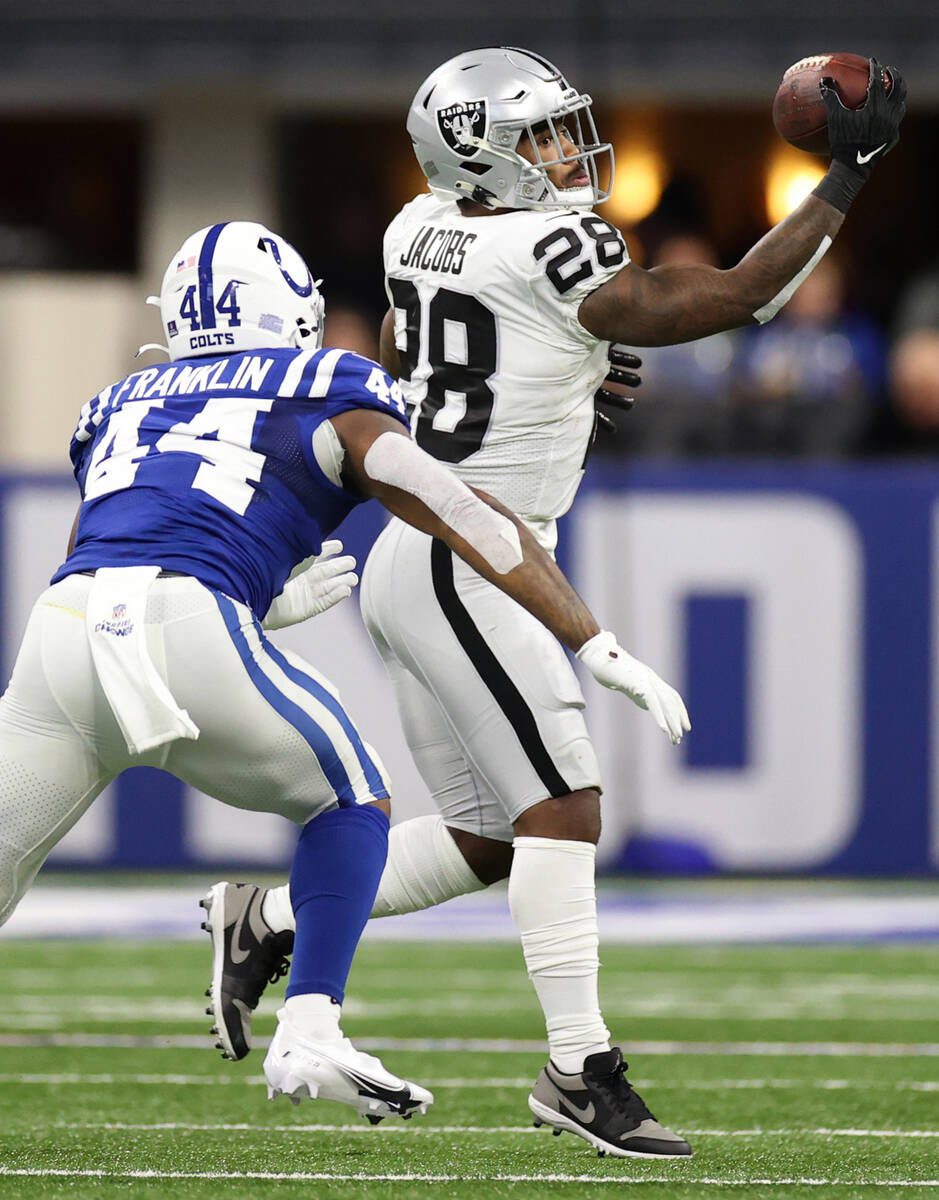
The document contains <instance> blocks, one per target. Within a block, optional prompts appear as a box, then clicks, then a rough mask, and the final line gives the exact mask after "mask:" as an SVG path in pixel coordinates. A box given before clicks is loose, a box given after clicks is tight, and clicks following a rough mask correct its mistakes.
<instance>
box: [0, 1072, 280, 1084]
mask: <svg viewBox="0 0 939 1200" xmlns="http://www.w3.org/2000/svg"><path fill="white" fill-rule="evenodd" d="M265 1082H266V1080H265V1078H264V1076H263V1075H79V1074H77V1073H75V1072H70V1071H65V1072H62V1073H60V1074H53V1073H44V1074H38V1073H32V1072H31V1073H28V1074H24V1075H12V1074H11V1075H0V1084H2V1083H55V1084H59V1083H80V1084H86V1083H87V1084H99V1083H100V1084H104V1085H106V1086H110V1085H111V1084H115V1083H133V1084H145V1085H148V1084H154V1085H164V1084H172V1085H173V1087H191V1086H198V1085H200V1084H201V1085H203V1086H206V1087H209V1086H212V1085H214V1084H216V1083H217V1084H219V1085H220V1086H222V1087H224V1086H226V1085H227V1084H229V1083H237V1084H242V1085H243V1084H246V1083H248V1084H253V1083H265Z"/></svg>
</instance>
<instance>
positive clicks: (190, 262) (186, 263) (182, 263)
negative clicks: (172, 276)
mask: <svg viewBox="0 0 939 1200" xmlns="http://www.w3.org/2000/svg"><path fill="white" fill-rule="evenodd" d="M195 265H196V256H195V255H193V256H192V257H191V258H181V259H180V260H179V262H178V263H177V264H176V270H177V271H185V270H186V268H187V267H194V266H195Z"/></svg>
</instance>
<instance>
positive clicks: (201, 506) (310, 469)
mask: <svg viewBox="0 0 939 1200" xmlns="http://www.w3.org/2000/svg"><path fill="white" fill-rule="evenodd" d="M357 408H368V409H374V410H375V411H377V412H382V413H386V414H389V415H391V416H394V417H396V418H397V419H398V420H399V421H400V422H401V424H402V426H403V427H404V428H405V429H407V427H408V425H407V418H406V416H405V409H404V400H403V398H402V395H401V391H400V389H399V388H398V385H397V384H396V383H394V382H393V381H392V380H391V379H390V378H389V376H388V375H386V374H385V372H384V371H383V370H382V369H381V367H379V366H378V365H377V364H376V363H373V362H371V361H370V360H369V359H366V358H361V357H360V356H359V355H357V354H353V353H351V352H350V351H345V350H336V349H327V350H287V349H285V350H255V351H247V352H243V353H239V354H227V355H223V356H221V357H218V358H198V359H183V360H177V361H175V362H169V363H164V364H161V365H160V366H154V367H146V368H144V369H142V370H140V371H135V372H134V373H133V374H132V375H128V376H127V378H126V379H123V380H121V381H120V382H119V383H115V384H113V385H112V386H111V387H107V388H105V389H104V390H103V391H101V392H99V393H98V395H97V396H96V397H95V398H94V399H93V400H92V401H91V402H90V403H88V404H86V405H85V407H84V408H83V409H82V412H81V416H80V418H79V422H78V428H77V429H76V431H75V435H74V437H73V438H72V445H71V457H72V464H73V467H74V470H75V477H76V479H77V480H78V484H79V487H80V488H81V493H82V506H81V511H80V514H79V521H78V529H77V533H76V539H75V548H74V550H73V552H72V553H71V554H70V555H69V557H68V559H67V561H66V562H65V563H64V564H63V565H62V566H61V567H59V569H58V571H57V572H56V574H55V575H54V576H53V583H54V582H56V581H57V580H59V579H62V578H63V577H64V576H66V575H70V574H73V573H74V572H75V571H84V570H93V569H95V568H97V567H118V566H139V565H143V564H154V565H159V566H161V567H163V568H164V569H166V570H172V571H182V572H183V573H185V574H187V575H193V576H195V578H196V579H199V580H200V581H201V582H202V583H204V584H206V585H207V586H208V587H211V588H215V589H217V590H218V591H221V592H224V593H225V595H227V596H232V597H234V598H235V599H236V600H241V601H242V602H243V603H245V604H247V605H249V606H250V607H251V608H252V609H253V610H254V611H255V612H256V613H258V614H259V615H262V616H263V614H264V613H266V612H267V610H268V608H269V607H270V603H271V600H272V599H273V598H274V596H276V595H277V594H278V593H279V592H280V590H281V589H282V587H283V585H284V582H285V581H286V579H287V576H288V575H289V574H290V572H291V571H292V570H293V568H294V567H295V566H296V565H297V563H299V562H301V561H302V560H303V559H305V558H308V557H309V556H310V555H311V554H318V553H319V551H320V548H321V546H322V542H323V539H324V538H326V537H328V536H329V534H330V533H331V532H332V530H333V529H335V527H336V526H337V525H338V524H339V523H340V521H342V519H343V518H344V517H345V516H346V514H347V513H348V512H349V511H350V510H351V509H352V508H354V507H355V505H356V504H358V503H360V502H361V499H362V498H361V497H360V496H358V495H356V494H354V493H352V492H348V491H346V490H344V489H343V488H340V487H337V486H336V485H335V484H334V483H332V482H331V481H330V480H329V479H328V478H327V477H326V476H325V475H324V474H323V472H322V470H321V469H320V467H319V464H318V463H317V462H316V459H315V458H314V455H313V432H314V430H315V429H316V427H317V426H318V425H319V424H320V422H322V421H325V420H327V419H328V418H329V417H335V416H338V415H339V414H340V413H343V412H348V411H349V410H351V409H357Z"/></svg>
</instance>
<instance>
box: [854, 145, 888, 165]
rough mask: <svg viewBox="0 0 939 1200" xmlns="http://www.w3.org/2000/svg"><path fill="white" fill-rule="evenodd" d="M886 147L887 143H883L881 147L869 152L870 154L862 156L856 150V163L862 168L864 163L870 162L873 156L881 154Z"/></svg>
mask: <svg viewBox="0 0 939 1200" xmlns="http://www.w3.org/2000/svg"><path fill="white" fill-rule="evenodd" d="M886 145H887V143H886V142H884V144H883V146H878V147H877V149H876V150H872V151H871V152H870V154H862V153H861V152H860V150H858V152H857V160H858V163H859V164H860V165H861V166H862V167H863V166H864V164H865V163H867V162H870V160H871V159H872V158H873V157H874V155H875V154H879V153H880V152H881V150H883V149H885V147H886Z"/></svg>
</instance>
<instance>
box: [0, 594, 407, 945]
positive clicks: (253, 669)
mask: <svg viewBox="0 0 939 1200" xmlns="http://www.w3.org/2000/svg"><path fill="white" fill-rule="evenodd" d="M93 583H94V579H93V578H92V577H91V576H89V575H81V574H76V575H70V576H68V577H67V578H66V579H63V580H61V581H60V582H59V583H56V584H54V585H53V586H52V587H50V588H48V589H47V591H45V592H44V593H43V595H42V596H40V598H39V600H38V601H37V602H36V605H35V607H34V609H33V612H32V615H31V617H30V621H29V625H28V627H27V630H26V634H25V636H24V639H23V644H22V646H21V648H20V653H19V656H18V658H17V661H16V666H15V668H14V671H13V676H12V679H11V681H10V685H9V687H8V689H7V691H6V692H5V693H4V695H3V697H2V698H0V924H2V923H3V922H4V921H5V920H6V919H7V918H8V917H9V916H10V914H11V913H12V912H13V910H14V908H15V907H16V905H17V903H18V902H19V900H20V897H21V896H22V895H23V894H24V893H25V892H26V890H27V889H28V888H29V886H30V885H31V883H32V881H33V879H34V878H35V876H36V873H37V871H38V870H39V868H40V867H41V866H42V863H43V862H44V861H45V859H46V856H47V855H48V854H49V852H50V850H52V848H53V847H54V846H55V845H56V843H57V842H59V841H60V840H61V839H62V838H63V837H64V836H65V834H66V833H68V831H69V829H71V827H72V826H73V825H74V824H75V822H76V821H77V820H78V818H79V817H80V816H81V815H82V813H84V812H85V810H86V809H87V808H88V806H89V805H90V804H91V802H92V801H93V800H94V799H95V797H96V796H97V795H98V794H99V792H101V790H102V789H103V788H104V787H105V786H106V785H107V784H108V783H109V782H110V781H111V780H112V779H113V778H114V777H115V776H116V775H118V774H120V772H121V771H123V770H124V769H125V768H127V767H132V766H152V767H160V768H162V769H164V770H167V771H169V772H171V773H172V774H173V775H175V776H177V778H179V779H181V780H183V781H184V782H185V783H188V784H190V785H191V786H192V787H194V788H198V789H199V790H200V791H203V792H205V793H207V794H208V795H210V796H215V797H217V798H218V799H219V800H222V801H224V802H225V803H226V804H231V805H234V806H235V807H236V808H246V809H252V810H254V811H257V812H275V813H280V814H281V815H282V816H285V817H287V818H289V819H290V820H291V821H295V822H296V823H297V824H300V825H302V824H305V823H306V822H307V821H309V820H310V819H311V818H312V817H315V816H316V815H317V814H319V813H321V812H323V811H325V810H326V809H329V808H334V807H335V806H336V805H337V804H338V805H339V806H346V805H353V804H365V803H368V802H370V801H372V800H377V799H383V798H386V797H387V796H388V786H387V779H386V777H385V773H384V769H383V767H382V765H381V761H380V759H379V758H378V756H377V754H376V753H375V751H374V750H372V748H371V747H370V746H369V745H368V744H367V743H366V742H364V741H363V740H362V738H361V736H360V735H359V733H358V731H357V730H356V727H355V725H354V724H353V722H352V721H351V719H350V718H349V716H348V714H347V713H346V712H345V710H344V708H343V706H342V703H341V701H340V699H339V694H338V692H337V691H336V689H335V688H334V687H333V686H332V685H331V684H330V683H329V682H328V681H327V680H326V679H324V678H323V676H322V675H320V674H319V673H318V672H316V671H315V670H314V669H313V668H312V667H311V666H310V665H309V664H308V663H306V662H304V661H303V659H301V658H300V657H298V656H297V655H296V654H292V653H290V652H289V651H286V650H281V649H279V648H278V647H275V646H274V645H273V643H271V642H269V641H268V640H267V638H266V637H265V636H264V634H263V633H262V631H261V629H260V626H259V624H258V622H257V619H256V617H255V615H254V614H253V613H252V612H251V610H250V609H249V608H248V607H247V606H246V605H244V604H240V603H238V602H237V601H235V600H231V599H229V598H228V597H226V596H223V595H221V594H220V593H218V592H213V591H211V590H210V589H208V588H206V587H204V586H203V585H202V584H201V583H199V582H198V581H197V580H195V579H192V578H190V577H188V576H179V577H168V578H158V579H156V580H154V582H153V583H152V584H151V585H150V590H149V593H148V595H147V600H146V622H145V624H146V635H147V645H148V649H149V653H150V658H151V659H152V661H153V663H154V664H155V666H156V668H157V671H158V672H159V674H160V676H161V677H162V679H163V681H164V682H165V683H166V684H167V686H168V688H169V690H170V692H171V694H172V696H173V698H174V699H175V701H176V703H177V704H178V705H179V706H180V707H181V708H182V709H184V710H186V711H187V712H188V713H189V715H190V717H191V718H192V720H193V721H194V722H195V724H196V725H197V726H198V728H199V731H200V732H199V736H198V738H197V739H195V740H189V739H187V738H179V739H177V740H175V741H172V742H169V743H167V744H164V745H162V746H159V747H157V748H156V749H154V750H150V751H147V752H146V753H143V754H139V755H133V754H131V753H130V752H129V751H128V748H127V743H126V741H125V738H124V735H123V734H122V732H121V730H120V728H119V726H118V723H117V721H116V719H115V717H114V714H113V712H112V711H111V708H110V706H109V704H108V701H107V698H106V696H105V694H104V691H103V689H102V687H101V684H100V682H99V680H98V677H97V674H96V671H95V667H94V663H93V661H92V654H91V650H90V648H89V645H88V636H87V633H86V625H85V611H86V604H87V600H88V594H89V592H90V590H91V587H92V584H93Z"/></svg>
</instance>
